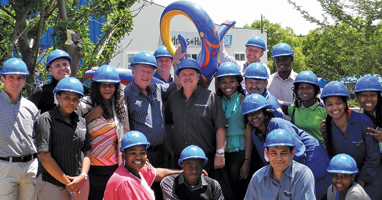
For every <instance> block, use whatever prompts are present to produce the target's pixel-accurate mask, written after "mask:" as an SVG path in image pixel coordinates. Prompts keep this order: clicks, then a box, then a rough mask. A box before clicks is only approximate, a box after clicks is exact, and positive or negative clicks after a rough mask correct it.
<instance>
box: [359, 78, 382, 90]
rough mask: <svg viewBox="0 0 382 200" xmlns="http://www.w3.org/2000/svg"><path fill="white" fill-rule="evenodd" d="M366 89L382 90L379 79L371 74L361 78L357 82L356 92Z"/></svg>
mask: <svg viewBox="0 0 382 200" xmlns="http://www.w3.org/2000/svg"><path fill="white" fill-rule="evenodd" d="M365 91H380V92H381V91H382V88H381V83H379V81H378V79H377V78H375V77H373V76H370V75H369V74H368V75H366V76H363V77H362V78H360V79H359V80H358V81H357V83H356V84H355V88H354V93H357V92H365Z"/></svg>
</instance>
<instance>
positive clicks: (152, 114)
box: [124, 82, 176, 146]
mask: <svg viewBox="0 0 382 200" xmlns="http://www.w3.org/2000/svg"><path fill="white" fill-rule="evenodd" d="M174 90H176V85H175V83H170V84H168V83H166V84H154V83H151V84H150V85H149V86H148V87H147V88H146V91H147V94H148V95H146V94H144V93H142V92H141V91H140V90H139V88H138V86H137V84H135V83H134V82H131V83H130V84H129V85H128V86H126V87H125V89H124V93H125V102H126V105H127V111H128V112H129V121H130V129H131V130H137V131H140V132H142V133H143V134H144V135H145V136H146V138H147V140H148V141H149V142H150V145H151V146H156V145H160V144H163V142H164V135H165V127H164V113H163V102H164V101H166V100H167V97H168V96H169V94H170V93H171V92H173V91H174Z"/></svg>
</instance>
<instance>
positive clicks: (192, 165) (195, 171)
mask: <svg viewBox="0 0 382 200" xmlns="http://www.w3.org/2000/svg"><path fill="white" fill-rule="evenodd" d="M203 164H204V160H203V159H188V160H185V161H183V162H182V169H183V170H184V178H185V179H186V181H187V183H188V184H190V185H196V184H197V183H198V181H199V179H200V177H201V175H202V171H203Z"/></svg>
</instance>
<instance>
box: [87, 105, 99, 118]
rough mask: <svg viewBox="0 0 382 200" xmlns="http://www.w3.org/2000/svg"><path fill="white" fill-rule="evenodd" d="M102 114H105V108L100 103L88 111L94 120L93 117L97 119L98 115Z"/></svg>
mask: <svg viewBox="0 0 382 200" xmlns="http://www.w3.org/2000/svg"><path fill="white" fill-rule="evenodd" d="M101 115H103V109H102V107H101V106H100V105H99V106H97V107H93V108H92V109H91V110H90V112H89V113H88V116H89V117H90V118H91V119H92V120H93V119H97V118H98V117H100V116H101Z"/></svg>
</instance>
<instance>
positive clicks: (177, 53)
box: [172, 46, 188, 90]
mask: <svg viewBox="0 0 382 200" xmlns="http://www.w3.org/2000/svg"><path fill="white" fill-rule="evenodd" d="M180 48H181V47H180V46H179V47H178V48H177V49H176V51H175V55H174V57H173V61H172V64H173V66H174V83H175V84H176V87H177V89H178V90H179V89H180V88H182V85H181V84H180V79H179V77H178V75H177V74H176V70H177V69H178V64H179V62H180V59H182V58H183V57H184V56H186V54H187V53H188V51H185V52H183V53H182V52H181V51H180Z"/></svg>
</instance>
